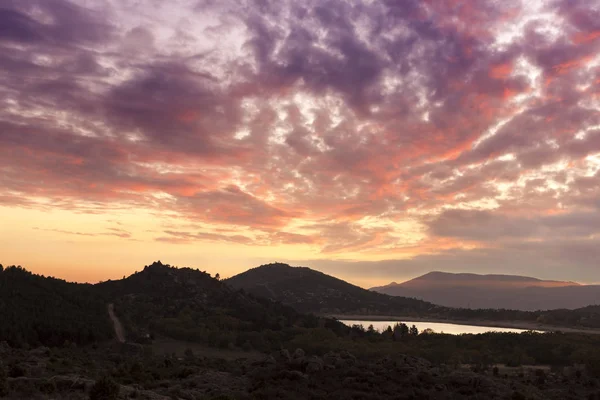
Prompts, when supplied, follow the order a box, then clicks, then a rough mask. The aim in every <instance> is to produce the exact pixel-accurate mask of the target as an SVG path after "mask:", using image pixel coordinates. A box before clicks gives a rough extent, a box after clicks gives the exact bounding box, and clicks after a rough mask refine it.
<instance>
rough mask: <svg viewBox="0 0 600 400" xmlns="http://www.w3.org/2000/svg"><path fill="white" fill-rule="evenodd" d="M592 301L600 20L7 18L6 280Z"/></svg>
mask: <svg viewBox="0 0 600 400" xmlns="http://www.w3.org/2000/svg"><path fill="white" fill-rule="evenodd" d="M158 259H160V260H161V261H163V262H165V263H170V264H173V265H179V266H191V267H195V268H196V267H197V268H200V269H202V270H206V271H208V272H211V273H217V272H219V273H220V274H221V276H224V277H226V276H231V275H233V274H236V273H239V272H242V271H244V270H245V269H247V268H250V267H255V266H258V265H260V264H261V263H265V262H272V261H284V262H289V263H291V264H293V265H304V266H309V267H313V268H316V269H319V270H321V271H324V272H326V273H330V274H333V275H335V276H338V277H340V278H342V279H346V280H348V281H350V282H352V283H355V284H359V285H362V286H374V285H377V284H384V283H388V282H390V281H392V280H395V281H401V280H404V279H409V278H412V277H414V276H417V275H420V274H422V273H426V272H428V271H431V270H441V271H449V272H459V271H460V272H478V273H510V274H521V275H530V276H536V277H540V278H548V279H564V280H575V281H579V282H589V283H596V282H600V1H592V0H549V1H544V0H522V1H519V0H498V1H492V0H381V1H371V0H364V1H362V2H361V1H358V0H356V1H354V0H346V1H344V0H315V1H299V0H289V1H288V0H239V1H238V0H170V1H163V0H71V1H67V0H3V1H2V2H1V3H0V263H2V264H4V265H11V264H20V265H23V266H24V267H26V268H28V269H30V270H32V271H33V272H36V273H42V274H46V275H54V276H58V277H61V278H65V279H68V280H76V281H89V282H97V281H99V280H105V279H109V278H121V277H122V276H123V275H127V274H130V273H132V272H134V271H136V270H140V269H141V268H142V267H143V266H144V265H146V264H149V263H151V262H152V261H154V260H158Z"/></svg>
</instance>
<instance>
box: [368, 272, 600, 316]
mask: <svg viewBox="0 0 600 400" xmlns="http://www.w3.org/2000/svg"><path fill="white" fill-rule="evenodd" d="M370 290H372V291H376V292H378V293H384V294H388V295H391V296H403V297H414V298H417V299H421V300H425V301H430V302H432V303H435V304H439V305H443V306H447V307H459V308H472V309H474V308H496V309H513V310H523V311H535V310H549V309H577V308H581V307H586V306H589V305H594V304H600V286H596V285H581V284H579V283H576V282H569V281H553V280H542V279H537V278H532V277H528V276H518V275H500V274H488V275H479V274H472V273H448V272H440V271H433V272H430V273H427V274H425V275H422V276H419V277H417V278H414V279H411V280H409V281H406V282H403V283H400V284H398V283H395V282H392V283H391V284H389V285H385V286H380V287H374V288H371V289H370Z"/></svg>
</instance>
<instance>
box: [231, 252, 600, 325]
mask: <svg viewBox="0 0 600 400" xmlns="http://www.w3.org/2000/svg"><path fill="white" fill-rule="evenodd" d="M434 276H435V275H434ZM503 279H505V280H506V281H507V282H511V281H515V280H517V281H521V282H527V281H529V282H535V281H536V280H535V279H534V278H525V279H515V278H503ZM226 282H227V283H228V284H229V285H231V286H233V287H235V288H238V289H243V290H245V291H246V292H248V293H252V294H254V295H256V296H261V297H265V298H268V299H271V300H275V301H279V302H282V303H284V304H287V305H290V306H292V307H293V308H295V309H296V310H298V311H300V312H305V313H316V314H324V315H337V316H343V315H346V316H359V315H363V316H377V315H381V316H396V317H401V318H411V317H419V318H424V319H430V320H444V321H449V322H451V321H460V322H463V323H465V322H467V323H468V322H469V321H472V322H473V323H482V322H485V323H486V324H488V325H493V323H494V322H495V323H506V322H510V323H511V324H512V323H517V324H518V323H519V322H523V323H525V324H524V325H523V326H528V327H534V328H540V329H541V324H544V325H546V328H547V327H548V326H553V327H572V328H600V312H599V311H600V307H598V308H596V307H584V308H580V309H575V310H567V309H554V310H545V311H538V310H536V311H523V310H518V309H510V308H493V307H485V306H484V305H482V306H480V307H479V308H476V307H473V308H466V307H463V308H461V307H447V306H444V305H436V304H433V303H430V302H428V301H423V300H420V299H415V298H411V297H406V296H390V295H386V294H383V293H377V292H375V291H371V290H366V289H363V288H360V287H358V286H354V285H351V284H349V283H347V282H345V281H343V280H340V279H337V278H334V277H332V276H329V275H326V274H324V273H322V272H318V271H315V270H312V269H310V268H305V267H291V266H289V265H287V264H281V263H275V264H268V265H263V266H260V267H257V268H252V269H250V270H248V271H246V272H243V273H241V274H239V275H236V276H233V277H231V278H229V279H227V280H226ZM570 287H575V288H578V287H585V286H565V287H564V289H565V290H566V289H568V288H570ZM533 289H535V290H545V289H548V288H543V287H542V288H533ZM533 289H528V290H533ZM556 289H563V288H562V287H558V288H556ZM461 290H462V291H469V290H472V289H471V288H468V289H465V288H462V289H461ZM459 294H460V293H458V294H457V295H459ZM541 309H542V308H540V310H541Z"/></svg>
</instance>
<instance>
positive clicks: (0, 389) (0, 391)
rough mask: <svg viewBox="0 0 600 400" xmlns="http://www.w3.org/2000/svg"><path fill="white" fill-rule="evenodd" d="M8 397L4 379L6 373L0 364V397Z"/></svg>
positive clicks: (6, 383)
mask: <svg viewBox="0 0 600 400" xmlns="http://www.w3.org/2000/svg"><path fill="white" fill-rule="evenodd" d="M6 395H8V382H7V379H6V371H5V370H4V367H3V366H2V364H0V397H3V396H6Z"/></svg>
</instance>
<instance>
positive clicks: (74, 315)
mask: <svg viewBox="0 0 600 400" xmlns="http://www.w3.org/2000/svg"><path fill="white" fill-rule="evenodd" d="M112 335H113V330H112V325H111V323H110V320H109V319H108V316H107V315H106V300H105V299H104V298H103V297H102V296H99V294H98V293H96V292H94V290H93V286H92V285H86V284H77V283H69V282H66V281H64V280H61V279H55V278H51V277H44V276H40V275H34V274H32V273H31V272H29V271H27V270H25V269H24V268H21V267H20V266H19V267H17V266H11V267H7V268H3V267H2V265H0V341H3V340H4V341H6V342H8V344H10V345H12V346H22V345H33V346H36V345H40V344H44V345H48V346H62V345H63V344H64V343H65V342H67V341H70V342H75V343H81V344H86V343H91V342H95V341H99V340H107V339H110V338H111V337H112Z"/></svg>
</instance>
